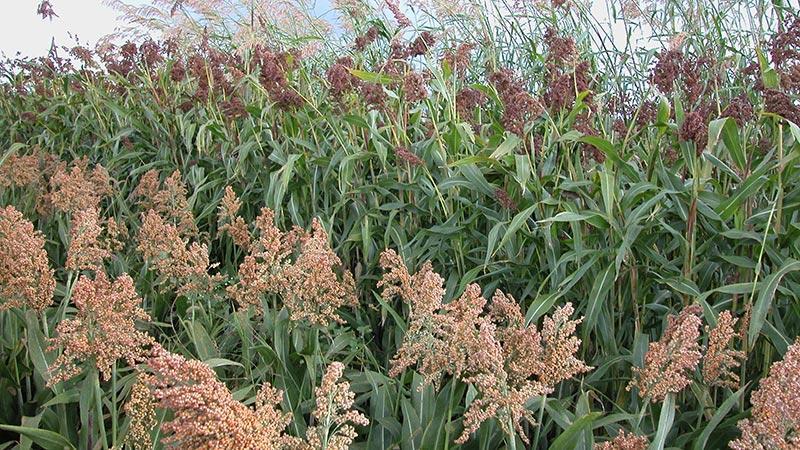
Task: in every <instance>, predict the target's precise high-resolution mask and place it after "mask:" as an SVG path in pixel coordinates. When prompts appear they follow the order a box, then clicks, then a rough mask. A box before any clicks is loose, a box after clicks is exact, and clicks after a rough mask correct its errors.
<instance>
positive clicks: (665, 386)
mask: <svg viewBox="0 0 800 450" xmlns="http://www.w3.org/2000/svg"><path fill="white" fill-rule="evenodd" d="M700 312H701V309H700V306H699V305H691V306H687V307H685V308H683V310H682V311H681V312H680V314H678V315H677V316H675V315H670V316H669V317H667V328H666V329H665V330H664V334H663V335H662V336H661V339H660V340H658V341H656V342H651V343H650V345H649V346H648V348H647V353H646V354H645V357H644V367H641V368H639V367H634V368H633V376H634V378H633V379H632V380H631V381H630V383H628V386H627V387H626V389H627V390H629V391H630V390H631V389H632V388H633V387H636V388H638V389H639V395H641V396H642V397H650V401H652V402H653V403H655V402H660V401H662V400H664V397H666V396H667V394H668V393H678V392H680V391H682V390H683V389H684V388H685V387H686V386H688V385H689V384H691V382H692V372H693V371H694V370H695V369H696V368H697V365H698V364H699V362H700V358H701V356H702V354H701V353H700V344H699V343H698V338H699V337H700V326H701V325H702V324H703V322H702V319H701V318H700Z"/></svg>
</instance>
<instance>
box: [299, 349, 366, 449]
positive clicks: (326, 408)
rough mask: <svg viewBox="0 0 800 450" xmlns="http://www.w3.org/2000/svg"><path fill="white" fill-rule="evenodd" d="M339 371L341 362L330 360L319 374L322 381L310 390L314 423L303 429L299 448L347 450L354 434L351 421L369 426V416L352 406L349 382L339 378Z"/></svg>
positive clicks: (340, 374) (352, 396) (353, 397)
mask: <svg viewBox="0 0 800 450" xmlns="http://www.w3.org/2000/svg"><path fill="white" fill-rule="evenodd" d="M343 374H344V365H343V364H342V363H340V362H333V363H331V364H330V365H329V366H328V369H327V370H326V371H325V375H323V376H322V382H321V383H320V385H319V386H317V388H316V389H315V391H314V395H315V397H316V408H314V413H313V418H314V424H315V425H313V426H310V427H308V429H307V430H306V445H304V446H303V448H307V449H309V450H310V449H313V450H347V449H348V448H350V445H351V444H352V443H353V440H354V439H355V438H356V436H358V434H357V433H356V430H355V428H354V427H353V424H355V425H361V426H363V427H365V426H367V425H369V419H367V417H366V416H365V415H364V414H362V413H360V412H359V411H357V410H355V409H353V404H354V403H355V394H354V393H353V391H351V390H350V383H349V382H347V381H339V380H341V379H342V375H343Z"/></svg>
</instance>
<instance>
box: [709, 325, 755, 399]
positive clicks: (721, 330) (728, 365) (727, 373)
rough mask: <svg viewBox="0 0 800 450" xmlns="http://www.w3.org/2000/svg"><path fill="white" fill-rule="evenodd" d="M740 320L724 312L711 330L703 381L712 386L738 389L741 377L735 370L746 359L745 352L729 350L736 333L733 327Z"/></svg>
mask: <svg viewBox="0 0 800 450" xmlns="http://www.w3.org/2000/svg"><path fill="white" fill-rule="evenodd" d="M738 320H739V319H736V318H734V317H733V316H732V315H731V312H730V311H727V310H726V311H722V312H721V313H719V317H717V325H716V326H715V327H714V328H713V329H711V330H709V327H708V326H706V332H707V333H708V349H707V350H706V354H705V356H704V357H703V381H705V382H706V383H708V384H709V385H711V386H722V387H729V388H731V389H734V390H735V389H738V387H739V375H737V374H736V372H735V370H736V368H737V367H739V365H740V364H741V361H742V360H743V359H744V357H745V355H744V352H743V351H741V350H731V349H730V348H728V347H729V346H730V345H731V343H732V342H733V339H734V337H735V336H736V332H735V331H734V329H733V326H734V325H736V322H737V321H738Z"/></svg>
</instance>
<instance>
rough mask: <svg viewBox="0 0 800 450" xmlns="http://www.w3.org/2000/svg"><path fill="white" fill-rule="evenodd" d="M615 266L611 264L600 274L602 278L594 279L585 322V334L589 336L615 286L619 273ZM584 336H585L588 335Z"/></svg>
mask: <svg viewBox="0 0 800 450" xmlns="http://www.w3.org/2000/svg"><path fill="white" fill-rule="evenodd" d="M615 267H616V265H615V264H613V263H612V264H610V265H609V266H608V267H607V268H606V270H604V271H603V272H601V273H600V276H598V277H597V278H595V279H594V284H593V285H592V291H591V293H590V294H589V304H588V305H587V306H586V319H585V320H584V325H583V327H584V333H586V334H588V332H589V331H591V330H592V329H593V328H594V324H595V322H596V321H597V316H598V314H600V310H601V309H602V308H603V304H604V303H605V301H606V299H607V298H608V293H609V291H610V290H611V287H612V286H614V281H616V277H617V273H616V271H615V270H614V269H615ZM586 334H584V335H586Z"/></svg>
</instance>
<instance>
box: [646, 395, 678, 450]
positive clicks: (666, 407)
mask: <svg viewBox="0 0 800 450" xmlns="http://www.w3.org/2000/svg"><path fill="white" fill-rule="evenodd" d="M674 421H675V394H673V393H669V394H667V396H666V398H664V402H662V403H661V415H660V416H659V418H658V429H657V430H656V436H655V437H654V438H653V442H651V443H650V447H648V450H664V443H665V442H666V440H667V434H668V433H669V430H671V429H672V422H674Z"/></svg>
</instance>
